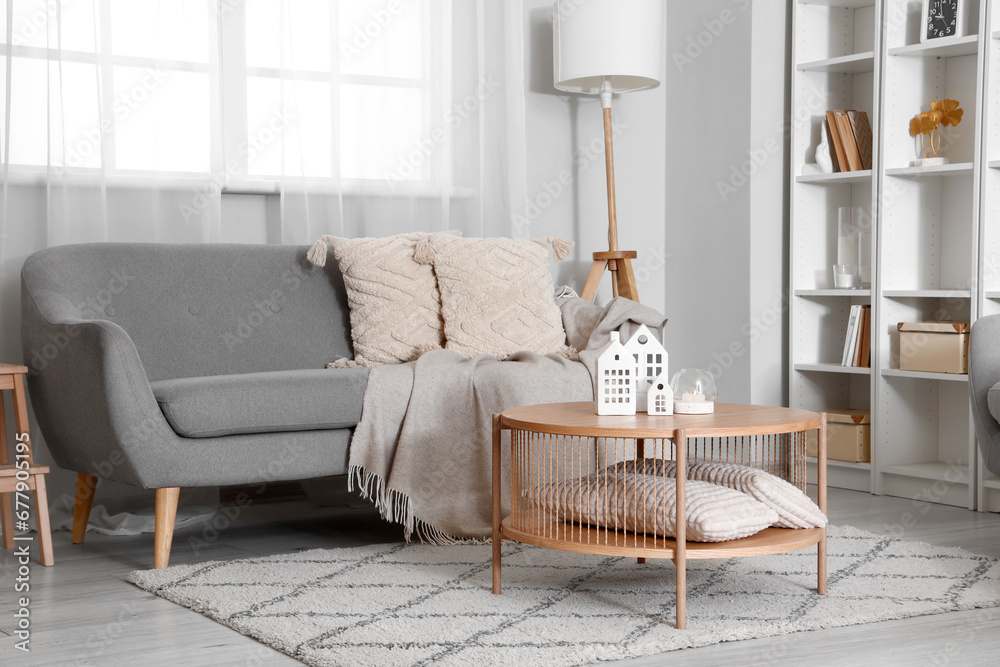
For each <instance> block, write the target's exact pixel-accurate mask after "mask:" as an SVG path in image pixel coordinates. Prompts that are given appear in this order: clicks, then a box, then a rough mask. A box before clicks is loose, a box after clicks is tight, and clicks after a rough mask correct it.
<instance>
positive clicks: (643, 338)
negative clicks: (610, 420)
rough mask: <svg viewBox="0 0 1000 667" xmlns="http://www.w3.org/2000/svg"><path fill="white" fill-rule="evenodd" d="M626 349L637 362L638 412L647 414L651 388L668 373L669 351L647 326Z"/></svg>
mask: <svg viewBox="0 0 1000 667" xmlns="http://www.w3.org/2000/svg"><path fill="white" fill-rule="evenodd" d="M625 349H626V351H628V353H629V354H631V355H632V358H633V359H634V360H635V389H636V394H635V405H636V410H637V411H638V412H645V411H646V394H647V392H648V391H649V388H650V387H651V386H652V385H653V381H654V380H656V378H657V376H659V375H660V374H661V373H663V374H665V373H666V372H667V351H666V349H664V347H663V346H662V345H661V344H660V342H659V341H658V340H657V339H656V336H654V335H653V334H652V332H650V330H649V329H648V328H647V327H646V325H645V324H642V325H640V326H639V328H638V329H637V330H636V332H635V333H634V334H633V335H632V337H631V338H629V339H628V342H627V343H625Z"/></svg>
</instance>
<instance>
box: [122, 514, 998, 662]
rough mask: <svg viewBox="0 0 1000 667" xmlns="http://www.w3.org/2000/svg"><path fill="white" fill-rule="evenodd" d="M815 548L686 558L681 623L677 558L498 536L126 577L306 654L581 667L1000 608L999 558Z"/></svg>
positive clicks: (839, 534) (884, 547)
mask: <svg viewBox="0 0 1000 667" xmlns="http://www.w3.org/2000/svg"><path fill="white" fill-rule="evenodd" d="M815 563H816V561H815V550H814V549H812V550H806V551H801V552H795V553H791V554H781V555H777V556H766V557H759V558H744V559H729V560H718V561H692V562H689V566H688V587H689V588H688V590H689V593H688V627H689V629H688V630H687V631H677V630H676V629H674V627H673V614H674V602H675V598H674V583H673V575H674V568H673V564H672V563H671V562H670V561H668V560H656V559H650V560H649V561H648V562H647V563H646V564H644V565H638V564H636V563H635V561H634V560H632V559H624V558H608V557H595V556H584V555H581V554H572V553H567V552H559V551H552V550H545V549H539V548H535V547H528V546H525V545H520V544H505V546H504V568H503V577H504V589H503V594H502V595H492V594H491V592H490V568H491V563H490V547H489V546H488V545H460V546H454V547H436V546H429V545H410V546H406V545H373V546H368V547H357V548H351V549H330V550H315V551H309V552H303V553H298V554H289V555H286V556H272V557H259V558H251V559H246V560H241V561H233V562H228V563H207V564H200V565H186V566H176V567H172V568H168V569H166V570H152V571H137V572H134V573H132V575H131V576H130V581H132V582H133V583H135V584H137V585H138V586H140V587H142V588H144V589H146V590H149V591H151V592H154V593H156V594H157V595H160V596H162V597H164V598H167V599H169V600H172V601H174V602H176V603H178V604H181V605H184V606H187V607H190V608H194V609H197V610H198V611H200V612H201V613H204V614H206V615H208V616H210V617H212V618H214V619H215V620H217V621H219V622H220V623H223V624H225V625H228V626H229V627H232V628H234V629H236V630H237V631H239V632H242V633H244V634H247V635H249V636H252V637H255V638H257V639H258V640H260V641H263V642H265V643H267V644H269V645H271V646H273V647H275V648H277V649H278V650H281V651H284V652H285V653H287V654H288V655H291V656H293V657H295V658H297V659H299V660H301V661H302V662H305V663H306V664H310V665H336V664H352V665H430V664H434V665H439V664H441V665H448V664H455V665H468V664H474V663H476V662H482V663H486V664H510V665H522V664H539V663H544V664H550V665H577V664H589V663H592V662H596V661H600V660H605V659H615V658H624V657H632V656H639V655H648V654H655V653H661V652H665V651H670V650H674V649H677V648H684V647H687V646H700V645H705V644H711V643H717V642H720V641H732V640H737V639H744V638H749V637H764V636H772V635H776V634H783V633H787V632H794V631H801V630H809V629H819V628H824V627H833V626H838V625H850V624H854V623H866V622H871V621H876V620H888V619H891V618H905V617H909V616H916V615H924V614H932V613H943V612H946V611H953V610H960V609H967V608H974V607H983V606H1000V566H998V563H997V561H995V560H992V559H990V558H986V557H983V556H978V555H975V554H972V553H969V552H965V551H962V550H959V549H949V548H944V547H933V546H931V545H925V544H920V543H904V542H899V541H896V540H892V539H888V538H882V537H879V536H875V535H872V534H869V533H865V532H863V531H859V530H857V529H853V528H838V527H831V528H830V557H829V559H828V563H829V594H828V595H826V596H819V595H817V594H816V592H815V581H816V580H815Z"/></svg>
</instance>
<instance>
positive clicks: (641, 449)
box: [635, 438, 646, 565]
mask: <svg viewBox="0 0 1000 667" xmlns="http://www.w3.org/2000/svg"><path fill="white" fill-rule="evenodd" d="M635 458H636V460H639V459H644V458H646V440H645V439H644V438H636V439H635ZM644 465H645V464H644ZM644 469H645V468H644ZM635 562H636V563H638V564H639V565H642V564H643V563H645V562H646V559H645V558H636V559H635Z"/></svg>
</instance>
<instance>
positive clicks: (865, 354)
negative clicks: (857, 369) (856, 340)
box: [861, 306, 872, 368]
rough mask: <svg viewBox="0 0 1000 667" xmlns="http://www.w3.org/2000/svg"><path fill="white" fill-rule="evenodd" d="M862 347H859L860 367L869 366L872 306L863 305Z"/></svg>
mask: <svg viewBox="0 0 1000 667" xmlns="http://www.w3.org/2000/svg"><path fill="white" fill-rule="evenodd" d="M861 342H862V344H863V345H864V347H863V348H862V349H861V366H862V368H871V365H872V307H871V306H865V331H864V334H863V336H862V337H861Z"/></svg>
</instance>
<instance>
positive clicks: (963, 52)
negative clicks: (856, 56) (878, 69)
mask: <svg viewBox="0 0 1000 667" xmlns="http://www.w3.org/2000/svg"><path fill="white" fill-rule="evenodd" d="M978 50H979V36H978V35H968V36H966V37H942V38H940V39H933V40H931V41H929V42H924V43H922V44H909V45H907V46H897V47H894V48H891V49H889V52H888V53H889V55H890V56H916V57H919V58H952V57H954V56H970V55H972V54H974V53H976V52H977V51H978Z"/></svg>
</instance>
